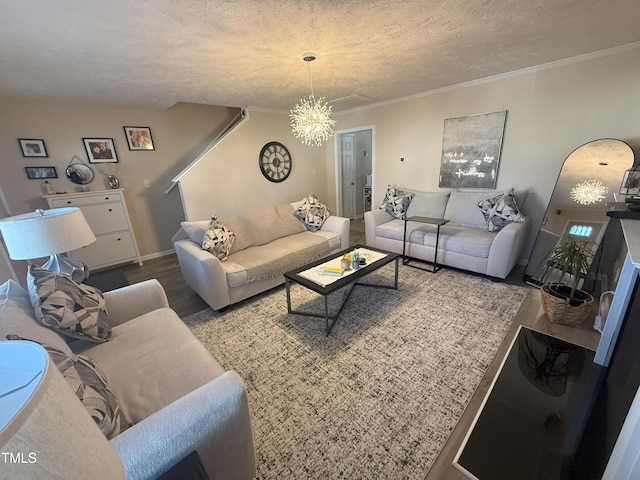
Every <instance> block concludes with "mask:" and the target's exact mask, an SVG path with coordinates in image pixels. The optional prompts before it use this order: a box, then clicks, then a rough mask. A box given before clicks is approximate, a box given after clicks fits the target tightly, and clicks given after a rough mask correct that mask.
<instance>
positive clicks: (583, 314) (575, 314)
mask: <svg viewBox="0 0 640 480" xmlns="http://www.w3.org/2000/svg"><path fill="white" fill-rule="evenodd" d="M552 285H553V284H552ZM550 286H551V285H549V284H545V285H543V286H542V287H540V298H541V300H542V308H543V309H544V313H545V314H546V315H547V317H548V318H549V320H551V321H552V322H553V323H562V324H564V325H579V324H581V323H582V322H583V321H584V319H585V318H587V316H588V315H589V312H591V306H592V305H593V302H594V299H593V295H590V294H588V293H587V292H584V291H582V290H581V292H582V293H584V294H585V295H586V296H587V299H586V300H585V301H584V302H583V303H582V304H580V305H578V306H576V307H574V306H571V305H570V304H569V299H566V298H559V297H557V296H556V295H553V294H552V293H550V292H549V288H550Z"/></svg>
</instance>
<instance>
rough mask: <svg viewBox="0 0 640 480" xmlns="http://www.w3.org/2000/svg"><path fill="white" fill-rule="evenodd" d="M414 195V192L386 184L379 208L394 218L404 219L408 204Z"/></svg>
mask: <svg viewBox="0 0 640 480" xmlns="http://www.w3.org/2000/svg"><path fill="white" fill-rule="evenodd" d="M414 196H415V193H406V192H403V191H402V190H398V189H397V188H395V187H393V186H391V185H389V186H387V193H386V194H385V196H384V200H383V201H382V205H380V209H381V210H384V211H385V212H387V213H389V214H390V215H391V216H393V217H395V218H398V219H400V220H404V217H405V216H406V214H407V209H408V208H409V204H410V203H411V200H412V199H413V197H414Z"/></svg>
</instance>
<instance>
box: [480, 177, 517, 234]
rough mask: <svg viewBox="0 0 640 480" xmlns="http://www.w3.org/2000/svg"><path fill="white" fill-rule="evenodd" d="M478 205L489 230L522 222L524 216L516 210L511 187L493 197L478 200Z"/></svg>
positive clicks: (495, 230) (493, 230) (500, 228)
mask: <svg viewBox="0 0 640 480" xmlns="http://www.w3.org/2000/svg"><path fill="white" fill-rule="evenodd" d="M478 207H480V210H481V211H482V214H483V215H484V219H485V220H486V222H487V230H488V231H489V232H499V231H500V230H502V229H503V228H504V226H505V225H507V224H509V223H514V222H524V219H525V216H524V215H523V214H522V213H520V211H519V210H518V205H516V199H515V197H514V195H513V188H510V189H508V190H507V191H505V192H504V193H501V194H500V195H497V196H495V197H493V198H488V199H486V200H482V201H480V202H478Z"/></svg>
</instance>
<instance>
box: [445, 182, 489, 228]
mask: <svg viewBox="0 0 640 480" xmlns="http://www.w3.org/2000/svg"><path fill="white" fill-rule="evenodd" d="M493 192H494V191H492V192H487V191H484V192H459V191H453V192H451V196H450V197H449V201H448V202H447V208H446V209H445V211H444V218H446V219H448V220H449V221H450V222H451V223H455V224H456V225H460V226H463V227H473V228H482V229H486V228H487V222H486V221H485V219H484V216H483V215H482V212H481V211H480V210H479V209H478V202H480V201H481V200H484V199H485V198H487V196H488V195H491V194H492V193H493ZM493 195H495V193H493Z"/></svg>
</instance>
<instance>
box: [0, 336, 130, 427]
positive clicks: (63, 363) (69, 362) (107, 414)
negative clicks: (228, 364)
mask: <svg viewBox="0 0 640 480" xmlns="http://www.w3.org/2000/svg"><path fill="white" fill-rule="evenodd" d="M6 338H7V340H27V341H32V340H29V339H26V338H22V337H20V336H18V335H7V337H6ZM35 343H39V342H35ZM40 345H42V347H43V348H44V349H45V350H46V351H47V353H48V354H49V357H50V358H51V360H52V361H53V363H54V365H55V366H56V367H57V368H58V370H59V371H60V373H61V374H62V376H63V377H64V378H65V380H66V381H67V383H68V384H69V386H70V387H71V389H72V390H73V391H74V392H75V394H76V395H77V396H78V398H79V399H80V401H81V402H82V404H83V405H84V406H85V408H86V409H87V411H88V412H89V415H91V418H93V420H94V421H95V422H96V425H98V427H99V428H100V430H101V431H102V433H104V435H105V436H106V437H107V438H109V439H111V438H113V437H115V436H116V435H118V434H120V433H122V432H123V431H124V430H125V429H126V428H127V426H128V422H127V421H126V419H125V418H124V416H123V415H122V412H121V411H120V407H119V405H118V400H117V399H116V397H115V395H114V394H113V392H111V390H110V389H109V387H108V385H107V378H106V376H105V375H104V373H103V372H102V370H101V369H100V368H99V367H98V365H96V363H95V362H94V361H93V360H92V359H90V358H89V357H86V356H84V355H75V354H73V353H67V352H63V351H62V350H60V349H58V348H56V347H52V346H50V345H46V344H40Z"/></svg>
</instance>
